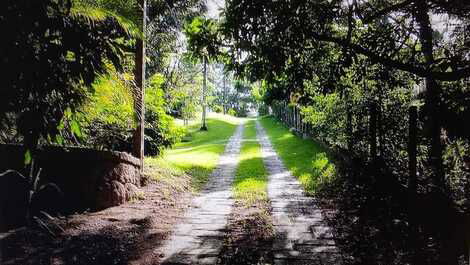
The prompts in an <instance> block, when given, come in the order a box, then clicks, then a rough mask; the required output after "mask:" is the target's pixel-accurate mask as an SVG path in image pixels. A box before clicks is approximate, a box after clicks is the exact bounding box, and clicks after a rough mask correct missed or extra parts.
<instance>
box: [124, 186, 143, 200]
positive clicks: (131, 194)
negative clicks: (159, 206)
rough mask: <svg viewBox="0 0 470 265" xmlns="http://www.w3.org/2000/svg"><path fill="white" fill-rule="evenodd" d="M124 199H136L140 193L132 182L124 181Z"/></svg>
mask: <svg viewBox="0 0 470 265" xmlns="http://www.w3.org/2000/svg"><path fill="white" fill-rule="evenodd" d="M125 186H126V200H132V199H136V198H137V197H138V195H139V193H140V190H139V188H137V186H135V185H134V184H132V183H126V185H125Z"/></svg>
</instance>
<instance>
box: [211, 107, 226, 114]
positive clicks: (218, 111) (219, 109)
mask: <svg viewBox="0 0 470 265" xmlns="http://www.w3.org/2000/svg"><path fill="white" fill-rule="evenodd" d="M212 110H213V111H214V112H216V113H221V112H222V111H223V110H224V109H223V107H222V106H220V105H215V106H213V107H212Z"/></svg>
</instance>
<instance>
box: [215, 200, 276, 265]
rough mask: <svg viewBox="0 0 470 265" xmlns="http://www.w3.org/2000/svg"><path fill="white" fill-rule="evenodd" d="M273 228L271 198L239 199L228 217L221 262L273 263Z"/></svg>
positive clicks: (227, 263) (226, 263) (225, 264)
mask: <svg viewBox="0 0 470 265" xmlns="http://www.w3.org/2000/svg"><path fill="white" fill-rule="evenodd" d="M273 237H274V231H273V225H272V217H271V216H270V209H269V202H267V201H263V202H259V203H257V204H256V205H252V206H249V207H247V206H244V205H242V204H241V203H239V202H237V203H236V204H235V207H234V208H233V210H232V213H231V214H230V217H229V224H228V228H227V233H226V235H225V240H224V246H223V249H222V251H221V253H222V255H221V257H220V259H219V264H224V265H229V264H230V265H231V264H233V265H235V264H247V265H248V264H271V260H272V252H271V249H272V244H273V239H274V238H273Z"/></svg>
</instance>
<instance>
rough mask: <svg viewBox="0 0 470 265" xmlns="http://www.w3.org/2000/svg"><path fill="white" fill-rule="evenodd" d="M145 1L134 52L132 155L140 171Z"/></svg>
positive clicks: (142, 157)
mask: <svg viewBox="0 0 470 265" xmlns="http://www.w3.org/2000/svg"><path fill="white" fill-rule="evenodd" d="M146 7H147V1H146V0H139V12H141V14H142V28H141V30H142V35H143V36H142V39H137V41H136V45H135V46H136V52H135V69H134V70H135V71H134V75H135V83H136V93H135V95H134V108H135V112H136V116H137V128H136V130H135V132H134V144H133V150H132V153H133V155H134V156H135V157H137V158H139V159H140V164H141V170H143V168H144V167H143V166H144V130H145V101H144V99H145V28H146V17H147V11H146Z"/></svg>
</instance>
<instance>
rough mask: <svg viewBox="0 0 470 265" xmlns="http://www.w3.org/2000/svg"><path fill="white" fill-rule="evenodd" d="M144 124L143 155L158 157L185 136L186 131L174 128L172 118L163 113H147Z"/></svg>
mask: <svg viewBox="0 0 470 265" xmlns="http://www.w3.org/2000/svg"><path fill="white" fill-rule="evenodd" d="M145 122H146V126H145V139H144V141H145V155H150V156H156V155H159V154H160V153H161V152H162V150H163V149H165V148H168V147H171V146H172V145H174V144H175V143H177V142H180V141H181V139H182V138H183V136H184V135H185V134H186V129H185V128H183V127H179V126H176V125H175V124H174V122H173V118H172V117H171V116H169V115H167V114H165V113H156V112H154V111H152V110H150V111H147V112H146V115H145Z"/></svg>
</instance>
